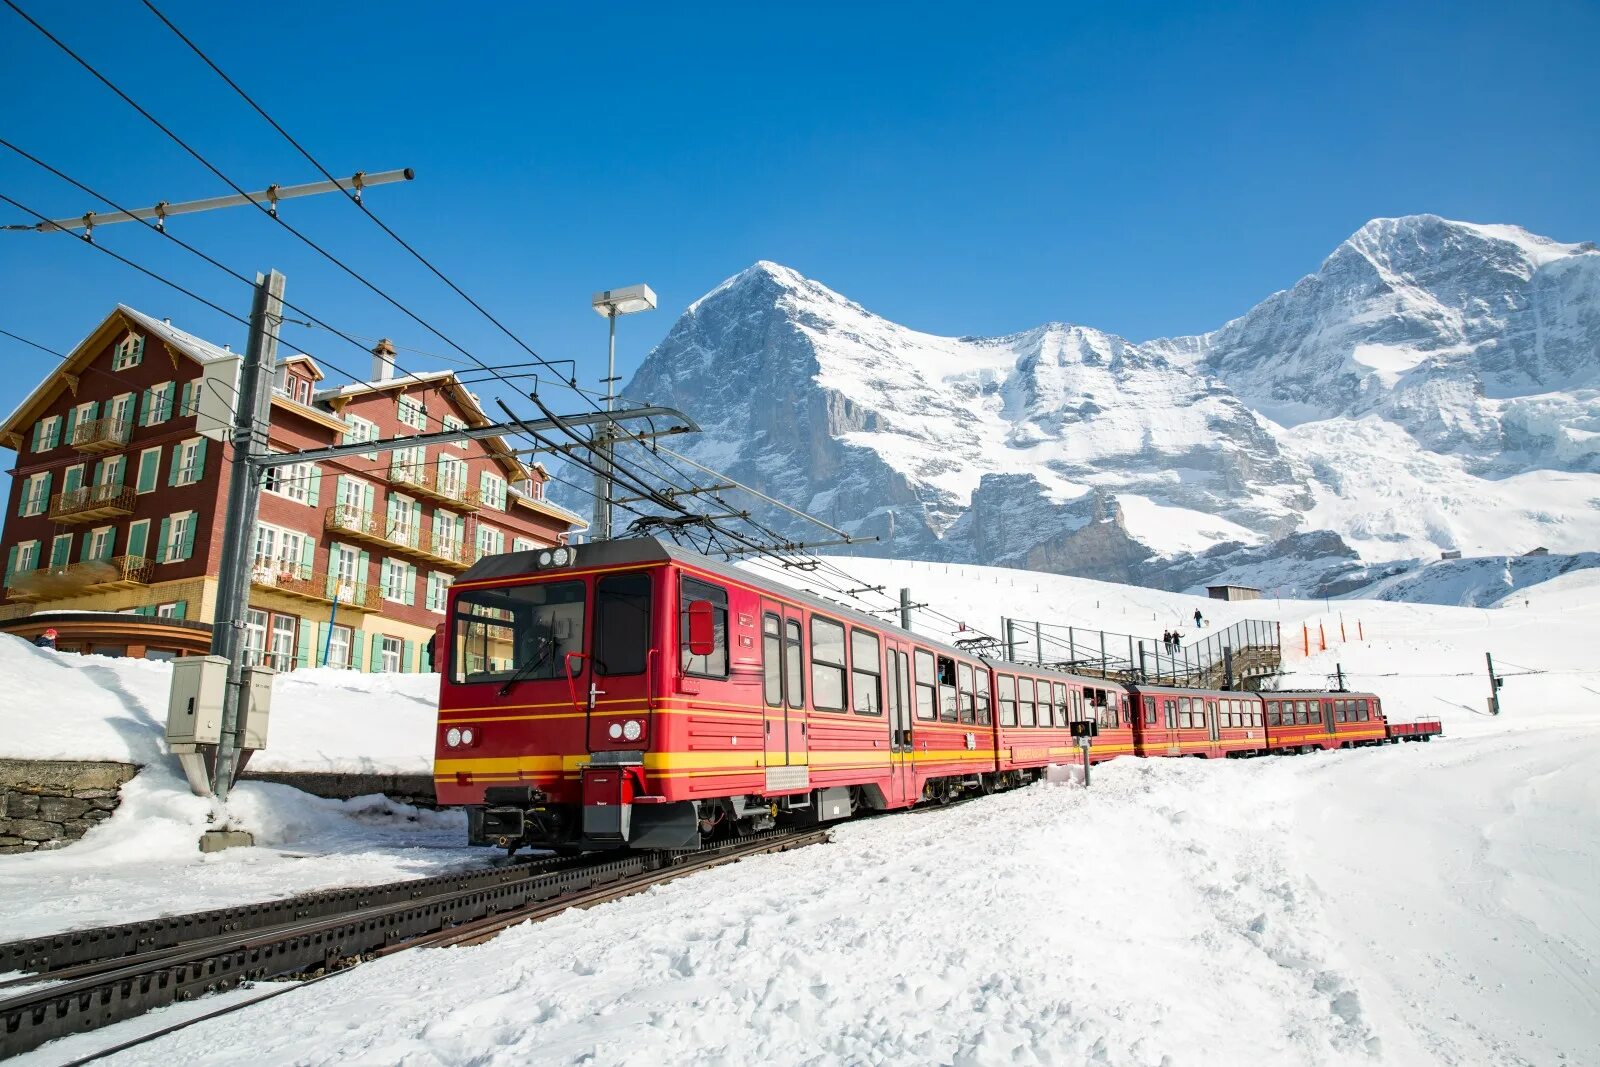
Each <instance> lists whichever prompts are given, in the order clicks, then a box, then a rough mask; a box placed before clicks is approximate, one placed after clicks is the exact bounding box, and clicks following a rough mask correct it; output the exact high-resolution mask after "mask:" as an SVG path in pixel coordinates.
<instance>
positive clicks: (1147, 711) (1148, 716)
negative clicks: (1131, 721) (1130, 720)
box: [1144, 697, 1156, 726]
mask: <svg viewBox="0 0 1600 1067" xmlns="http://www.w3.org/2000/svg"><path fill="white" fill-rule="evenodd" d="M1144 724H1145V725H1146V726H1154V725H1155V724H1156V698H1155V697H1145V698H1144Z"/></svg>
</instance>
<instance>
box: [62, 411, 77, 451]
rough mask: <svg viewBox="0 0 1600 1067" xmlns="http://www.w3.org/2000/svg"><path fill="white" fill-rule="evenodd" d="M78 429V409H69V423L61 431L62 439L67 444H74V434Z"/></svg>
mask: <svg viewBox="0 0 1600 1067" xmlns="http://www.w3.org/2000/svg"><path fill="white" fill-rule="evenodd" d="M77 428H78V409H77V408H68V409H67V422H66V425H65V426H64V427H63V428H62V430H61V439H62V440H63V441H65V442H66V443H67V444H69V445H70V444H71V443H72V432H73V431H74V430H76V429H77Z"/></svg>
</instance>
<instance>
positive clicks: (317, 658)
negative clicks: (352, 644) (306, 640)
mask: <svg viewBox="0 0 1600 1067" xmlns="http://www.w3.org/2000/svg"><path fill="white" fill-rule="evenodd" d="M327 647H328V624H327V623H325V622H319V623H317V643H316V644H315V645H313V646H312V647H311V663H310V665H311V666H313V667H321V666H322V665H323V664H325V663H327V662H328V654H327V651H326V649H327Z"/></svg>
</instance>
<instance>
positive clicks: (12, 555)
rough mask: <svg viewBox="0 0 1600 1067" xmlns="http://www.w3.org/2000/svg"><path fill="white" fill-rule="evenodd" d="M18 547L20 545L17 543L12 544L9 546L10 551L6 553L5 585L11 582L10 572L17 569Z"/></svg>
mask: <svg viewBox="0 0 1600 1067" xmlns="http://www.w3.org/2000/svg"><path fill="white" fill-rule="evenodd" d="M19 548H20V546H18V545H12V546H11V551H9V552H7V553H6V580H5V584H6V585H10V584H11V576H12V574H14V573H16V570H17V552H18V550H19Z"/></svg>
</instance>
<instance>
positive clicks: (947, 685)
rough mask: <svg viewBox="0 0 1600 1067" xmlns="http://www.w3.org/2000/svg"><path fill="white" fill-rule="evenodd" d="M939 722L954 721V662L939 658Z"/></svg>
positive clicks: (948, 658) (947, 658) (945, 657)
mask: <svg viewBox="0 0 1600 1067" xmlns="http://www.w3.org/2000/svg"><path fill="white" fill-rule="evenodd" d="M939 721H940V722H955V721H956V661H955V660H953V659H951V658H950V657H949V656H940V657H939Z"/></svg>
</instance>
